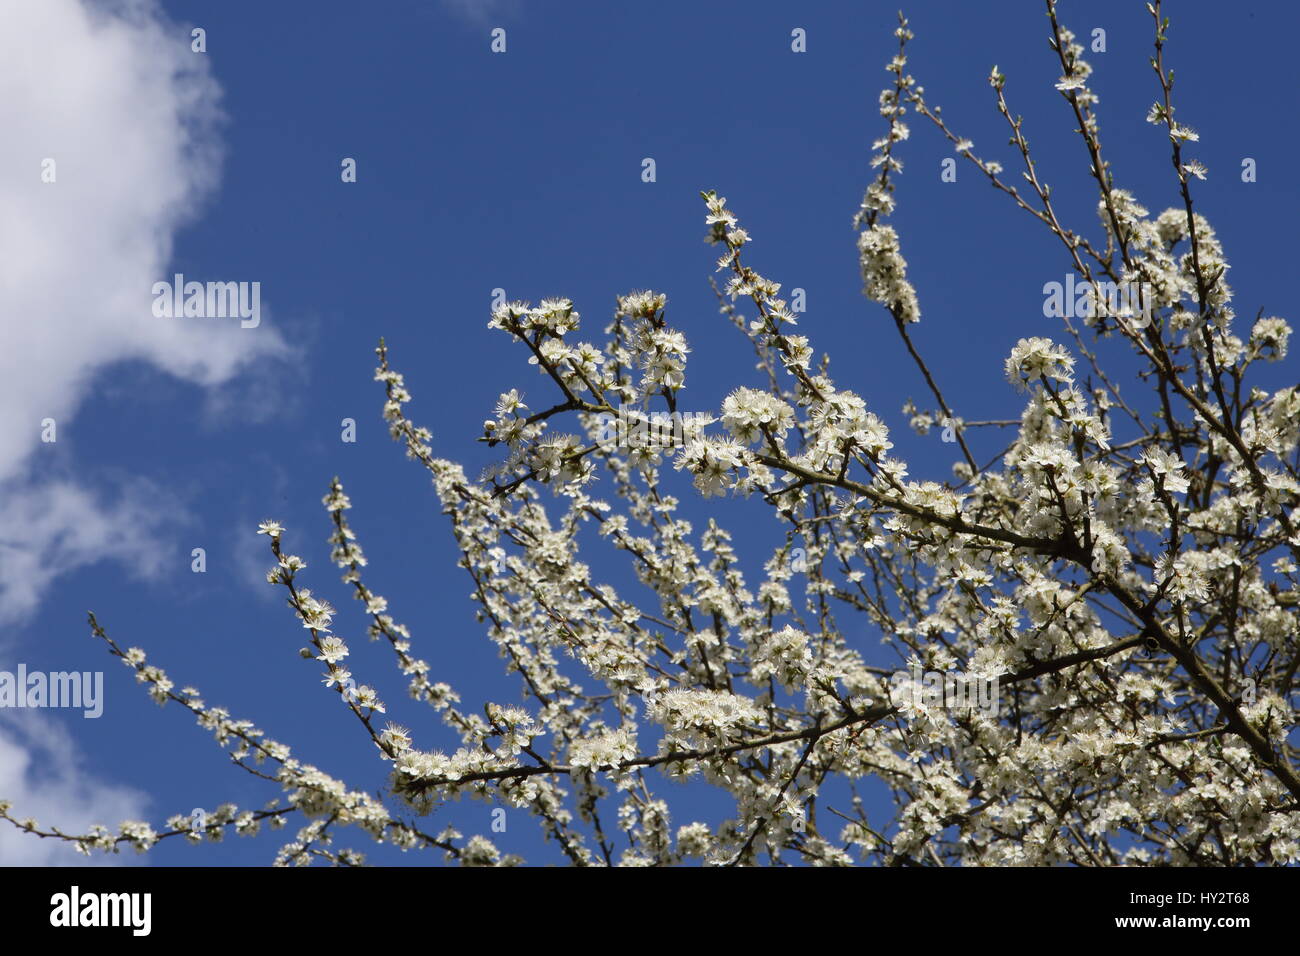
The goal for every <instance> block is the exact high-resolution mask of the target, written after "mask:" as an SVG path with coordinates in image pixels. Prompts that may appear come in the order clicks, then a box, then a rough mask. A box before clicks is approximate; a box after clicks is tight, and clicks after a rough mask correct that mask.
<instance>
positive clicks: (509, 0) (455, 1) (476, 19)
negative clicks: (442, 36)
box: [442, 0, 519, 26]
mask: <svg viewBox="0 0 1300 956" xmlns="http://www.w3.org/2000/svg"><path fill="white" fill-rule="evenodd" d="M442 6H443V9H445V10H448V11H450V12H451V13H453V14H455V15H456V16H458V17H461V18H462V19H464V20H468V21H469V22H470V23H473V24H475V25H476V26H483V25H485V24H487V23H489V22H490V21H492V20H493V18H498V19H499V18H502V17H512V16H514V15H515V14H516V13H517V12H518V11H519V3H518V0H442ZM493 25H494V26H500V25H501V24H493Z"/></svg>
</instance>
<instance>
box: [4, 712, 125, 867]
mask: <svg viewBox="0 0 1300 956" xmlns="http://www.w3.org/2000/svg"><path fill="white" fill-rule="evenodd" d="M18 713H19V712H17V711H15V712H12V715H11V717H10V718H9V719H7V720H6V721H5V723H4V724H3V725H0V797H3V798H4V799H5V800H7V801H9V802H11V803H12V804H13V806H12V807H10V809H9V813H10V815H11V816H12V817H13V818H14V819H17V820H23V819H26V818H27V817H35V818H36V822H37V823H38V824H39V829H41V830H46V831H48V830H51V829H53V828H57V829H59V830H61V831H63V832H64V833H72V834H79V833H85V832H86V831H87V830H88V828H89V827H90V826H92V825H93V824H96V823H99V824H103V825H104V826H106V827H108V828H109V829H110V830H112V831H114V832H116V830H117V827H118V825H119V824H120V823H122V822H123V821H124V820H145V819H146V817H145V815H144V808H145V805H146V804H147V802H148V798H147V797H146V796H145V794H143V793H140V792H139V791H137V790H134V789H132V788H129V787H121V786H117V785H114V784H111V783H108V782H106V781H102V780H95V779H93V778H90V777H88V776H87V775H86V773H85V771H84V770H83V769H82V766H81V763H82V762H81V759H80V755H79V753H78V751H77V748H76V745H75V744H74V743H73V741H72V739H71V737H69V735H68V733H67V731H66V730H64V728H63V727H62V726H61V725H60V724H59V723H57V722H56V721H53V720H51V719H50V718H49V717H47V716H46V715H44V714H36V713H32V712H23V714H22V716H21V718H18V716H17V715H18ZM135 856H136V853H135V851H134V850H131V849H128V848H124V849H123V850H122V852H121V853H119V854H113V855H108V854H105V853H104V852H103V851H102V850H96V851H94V855H93V856H90V857H87V856H85V855H84V854H81V853H78V852H77V851H76V850H74V849H73V848H72V845H71V844H70V843H67V842H65V841H63V840H55V839H44V840H42V839H38V838H36V837H34V836H32V835H31V834H28V833H21V832H19V831H18V830H17V829H16V828H15V827H14V826H13V824H11V823H9V822H7V821H0V866H59V865H74V866H85V865H87V864H94V863H99V864H103V863H117V864H120V863H128V862H131V861H132V859H133V858H134V857H135Z"/></svg>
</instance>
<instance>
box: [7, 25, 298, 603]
mask: <svg viewBox="0 0 1300 956" xmlns="http://www.w3.org/2000/svg"><path fill="white" fill-rule="evenodd" d="M4 18H5V26H4V29H3V30H0V130H3V131H4V132H3V137H4V148H3V149H0V209H4V211H5V213H4V215H3V216H0V262H3V263H4V266H3V268H0V502H3V505H0V520H3V524H2V525H0V621H11V620H14V619H18V618H21V617H23V616H25V615H28V614H30V613H31V612H32V611H33V610H34V609H35V608H36V605H37V602H38V600H39V598H40V593H41V588H42V587H43V586H44V585H47V584H48V582H49V580H50V578H52V577H54V576H56V575H58V574H59V573H62V572H66V571H68V570H71V569H73V568H75V567H77V566H79V565H83V564H86V563H90V562H93V561H95V560H98V559H101V558H104V557H115V558H118V559H123V560H126V561H128V562H130V563H132V564H133V565H137V566H138V565H141V564H142V563H143V564H144V565H147V564H148V562H149V560H150V559H149V548H148V547H147V545H148V542H147V540H146V538H147V536H148V533H149V532H150V531H151V530H153V529H155V528H156V527H157V526H158V520H157V519H158V518H159V515H158V514H156V513H154V512H153V511H152V509H150V508H148V507H145V506H143V505H142V503H141V502H140V501H139V500H138V499H136V500H132V499H131V498H130V496H128V497H127V498H125V499H123V501H122V502H119V503H118V504H116V505H113V506H111V507H106V506H104V505H103V504H102V502H101V500H100V493H98V492H95V493H92V492H91V491H90V490H88V489H86V488H85V487H81V486H78V485H74V484H72V483H71V482H68V481H63V482H60V483H57V484H52V483H51V482H50V479H49V475H48V473H47V472H45V473H38V472H37V470H36V469H35V468H34V467H33V465H32V461H31V458H32V452H33V450H34V449H36V448H37V447H39V445H40V435H41V422H42V420H43V419H47V418H52V419H54V420H55V421H56V422H57V423H58V425H59V445H60V446H62V445H63V444H64V443H65V442H67V441H69V440H70V437H69V436H70V435H71V434H73V433H72V432H69V431H68V430H67V429H65V428H64V427H63V426H64V425H65V424H66V423H67V422H68V421H70V420H71V419H72V418H73V417H74V416H75V414H76V412H77V410H78V408H79V407H80V406H81V405H82V404H83V403H84V402H85V400H86V398H87V396H88V394H89V393H90V392H91V390H92V389H93V387H94V383H95V380H96V377H97V376H98V375H101V374H102V373H103V371H104V370H105V369H106V368H107V367H109V366H111V365H113V364H114V363H117V362H122V361H127V360H143V361H145V362H147V363H150V364H151V365H153V366H154V367H156V368H159V369H161V370H163V371H165V372H168V373H170V374H172V375H175V376H178V377H180V378H182V379H185V380H188V381H191V382H194V383H196V384H199V385H203V386H216V385H220V384H221V383H223V382H226V381H228V380H229V379H231V378H232V376H234V375H236V374H237V373H238V372H240V371H241V369H243V368H244V367H246V366H247V365H248V364H249V363H250V362H253V361H255V360H257V359H259V358H265V357H266V356H268V355H283V354H284V353H285V352H286V349H285V346H284V343H283V340H282V339H281V338H280V336H279V335H278V334H277V333H276V332H275V330H274V329H273V328H272V327H271V326H270V325H269V323H268V321H267V318H266V315H265V314H264V315H263V318H262V323H261V325H260V326H259V327H257V328H247V329H245V328H241V327H240V323H239V321H238V320H237V319H188V320H187V319H167V318H157V317H155V316H154V315H153V311H152V305H153V294H152V291H151V290H152V286H153V283H154V282H157V281H160V280H170V278H171V273H172V270H171V268H170V261H169V260H170V258H171V252H172V243H173V238H174V235H175V233H176V231H177V229H178V228H179V227H180V226H182V225H184V224H185V223H187V222H189V221H191V220H193V219H194V218H195V217H196V216H197V215H198V213H199V212H200V211H201V207H202V204H203V203H204V201H205V200H206V199H207V198H209V197H210V196H211V194H212V192H213V190H214V189H215V187H216V185H217V177H218V168H219V164H220V159H221V155H220V153H221V149H220V143H219V140H218V139H217V130H218V129H219V127H220V125H221V120H222V117H221V111H220V108H219V105H218V100H219V98H220V90H219V88H218V86H217V83H216V81H215V80H214V79H213V77H212V76H211V74H210V72H209V69H208V63H209V60H208V57H207V56H206V55H204V54H197V53H193V52H191V50H190V45H189V32H188V28H187V27H185V26H182V25H178V24H175V23H171V22H169V21H166V20H165V19H164V18H163V15H162V13H161V11H160V10H159V8H158V6H157V4H156V3H155V2H153V0H111V2H110V0H95V2H93V3H92V2H83V0H6V2H5V4H4ZM46 159H52V160H53V161H54V163H55V166H54V170H55V176H56V180H55V182H53V183H46V182H43V181H42V172H43V164H44V161H45V160H46ZM188 278H190V279H198V280H200V281H207V280H238V279H241V278H243V279H246V280H251V279H253V278H256V277H237V276H224V275H203V276H198V275H191V276H189V277H188ZM264 304H265V303H264ZM266 311H267V310H266V309H265V308H264V309H263V312H264V313H265V312H266ZM150 427H156V425H155V426H150ZM59 450H60V451H61V452H65V453H70V455H69V456H68V457H70V460H71V461H72V462H74V463H75V464H76V467H77V468H78V469H79V470H81V471H83V472H92V471H93V470H94V464H95V463H94V462H93V461H85V460H84V459H82V457H81V456H79V455H78V454H77V452H76V449H75V447H73V448H69V449H64V448H63V447H60V449H59ZM33 509H35V510H33ZM17 518H21V519H23V520H21V521H15V519H17ZM146 569H147V568H146Z"/></svg>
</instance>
